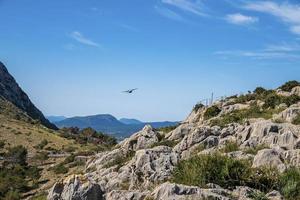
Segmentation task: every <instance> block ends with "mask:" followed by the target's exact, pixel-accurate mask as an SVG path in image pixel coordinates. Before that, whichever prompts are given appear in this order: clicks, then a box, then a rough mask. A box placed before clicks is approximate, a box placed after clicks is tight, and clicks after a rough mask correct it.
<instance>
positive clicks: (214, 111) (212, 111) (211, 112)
mask: <svg viewBox="0 0 300 200" xmlns="http://www.w3.org/2000/svg"><path fill="white" fill-rule="evenodd" d="M220 112H221V110H220V108H219V107H218V106H211V107H209V108H207V109H206V111H205V113H204V119H206V120H207V119H210V118H212V117H216V116H217V115H218V114H219V113H220Z"/></svg>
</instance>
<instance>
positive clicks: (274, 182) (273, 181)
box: [247, 167, 279, 192]
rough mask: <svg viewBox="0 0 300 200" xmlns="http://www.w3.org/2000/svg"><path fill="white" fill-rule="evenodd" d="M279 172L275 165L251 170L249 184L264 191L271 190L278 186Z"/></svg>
mask: <svg viewBox="0 0 300 200" xmlns="http://www.w3.org/2000/svg"><path fill="white" fill-rule="evenodd" d="M278 182H279V172H278V170H277V169H276V168H273V167H260V168H254V169H252V170H251V173H250V176H249V177H248V181H247V186H249V187H251V188H255V189H258V190H260V191H262V192H270V191H271V190H276V189H277V188H278V185H279V184H278Z"/></svg>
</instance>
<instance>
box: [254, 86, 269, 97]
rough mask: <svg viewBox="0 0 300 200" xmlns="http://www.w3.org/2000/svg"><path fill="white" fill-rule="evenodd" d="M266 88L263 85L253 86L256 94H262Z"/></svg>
mask: <svg viewBox="0 0 300 200" xmlns="http://www.w3.org/2000/svg"><path fill="white" fill-rule="evenodd" d="M266 91H267V90H266V89H265V88H263V87H257V88H255V90H254V91H253V92H254V93H255V94H257V95H262V94H264V93H265V92H266Z"/></svg>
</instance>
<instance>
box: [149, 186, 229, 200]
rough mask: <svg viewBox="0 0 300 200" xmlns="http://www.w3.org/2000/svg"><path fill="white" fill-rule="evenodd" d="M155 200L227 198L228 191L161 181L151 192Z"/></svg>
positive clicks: (219, 199)
mask: <svg viewBox="0 0 300 200" xmlns="http://www.w3.org/2000/svg"><path fill="white" fill-rule="evenodd" d="M151 195H152V196H153V197H154V199H157V200H162V199H163V200H185V199H216V200H229V199H230V192H229V191H228V190H224V189H220V188H218V189H202V188H199V187H193V186H185V185H179V184H173V183H169V182H166V183H163V184H162V185H160V186H158V187H157V188H155V190H154V191H153V192H152V194H151Z"/></svg>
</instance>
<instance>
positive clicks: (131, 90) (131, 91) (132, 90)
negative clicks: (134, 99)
mask: <svg viewBox="0 0 300 200" xmlns="http://www.w3.org/2000/svg"><path fill="white" fill-rule="evenodd" d="M137 89H138V88H134V89H130V90H126V91H123V92H124V93H128V94H131V93H133V92H134V91H135V90H137Z"/></svg>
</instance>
